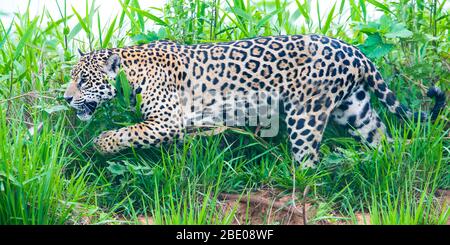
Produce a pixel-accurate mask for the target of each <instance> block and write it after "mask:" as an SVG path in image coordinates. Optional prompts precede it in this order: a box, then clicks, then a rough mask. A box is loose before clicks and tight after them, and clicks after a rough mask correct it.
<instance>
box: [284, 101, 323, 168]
mask: <svg viewBox="0 0 450 245" xmlns="http://www.w3.org/2000/svg"><path fill="white" fill-rule="evenodd" d="M285 107H287V109H288V110H286V112H287V116H286V123H287V128H288V133H289V139H290V142H291V147H292V152H293V154H294V159H295V160H296V161H297V162H298V163H301V164H302V166H303V167H314V166H315V165H316V164H317V163H318V162H319V149H320V143H321V141H322V136H323V132H324V129H325V127H326V124H327V121H328V117H329V113H330V112H329V110H328V109H326V108H324V109H320V110H314V106H313V105H312V103H311V104H308V105H305V106H298V107H295V108H291V106H289V105H288V106H285Z"/></svg>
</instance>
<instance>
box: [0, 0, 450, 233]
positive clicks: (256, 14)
mask: <svg viewBox="0 0 450 245" xmlns="http://www.w3.org/2000/svg"><path fill="white" fill-rule="evenodd" d="M118 1H119V2H120V4H121V6H122V11H121V14H120V15H118V16H117V17H115V18H113V19H110V20H103V19H101V18H102V16H100V15H99V14H98V6H97V5H96V3H95V1H86V9H85V11H83V12H77V11H76V10H75V9H74V8H71V7H70V6H68V5H67V4H66V2H65V1H55V2H54V3H53V2H52V3H48V4H57V5H58V9H59V13H58V14H50V13H48V12H47V11H45V10H43V11H42V13H41V14H40V15H38V16H32V15H30V11H29V10H27V11H24V12H20V13H16V14H15V17H14V19H13V21H12V22H11V24H6V23H5V22H0V108H1V110H0V224H104V223H113V224H117V223H141V222H142V221H143V220H146V221H149V222H150V223H156V224H211V223H214V224H216V223H225V224H227V223H240V224H246V223H270V224H286V223H295V222H296V221H295V220H296V219H295V218H292V217H293V216H296V215H299V216H302V215H303V217H302V218H301V221H302V222H303V223H304V222H307V223H311V224H322V223H337V224H339V223H364V222H366V223H369V221H370V223H371V224H445V223H447V222H448V219H449V216H450V210H449V207H448V203H447V204H445V202H443V201H442V199H443V198H442V197H441V196H442V194H443V193H444V194H445V193H448V189H449V188H450V182H449V178H450V175H449V164H448V163H449V160H450V152H449V149H450V148H449V145H450V144H449V129H448V127H446V122H445V120H443V118H447V119H448V115H449V114H448V109H446V111H445V112H444V115H443V116H442V117H441V118H440V119H438V120H437V121H436V122H434V123H431V122H427V123H411V122H399V121H398V120H397V119H395V118H393V116H392V115H391V114H389V113H386V110H385V109H384V108H383V107H382V106H379V104H378V102H377V101H376V100H374V101H373V103H374V104H375V105H376V108H377V110H378V111H379V112H380V114H381V115H382V116H383V119H384V121H385V122H386V123H387V124H388V125H389V128H390V131H391V132H392V134H393V137H394V142H393V143H391V144H387V143H385V142H384V143H383V145H382V147H381V148H380V149H379V150H375V149H371V148H368V147H366V146H364V145H360V144H359V143H357V142H356V141H354V140H353V139H352V138H350V137H348V135H346V134H344V133H342V132H341V131H342V130H341V129H340V128H338V127H335V126H334V125H330V126H329V128H328V129H327V132H326V137H325V141H324V144H323V146H322V147H321V152H322V154H323V157H322V162H321V164H320V165H319V167H318V168H317V169H309V170H302V169H299V168H296V165H295V164H293V161H292V158H291V155H290V150H289V145H288V142H287V137H286V132H284V131H282V132H281V133H280V135H279V136H278V137H276V138H274V139H260V138H258V137H257V136H255V134H254V129H253V128H247V129H229V130H227V131H226V132H225V133H222V134H219V135H215V136H207V137H191V138H187V139H185V141H184V142H178V143H175V144H171V145H166V146H163V147H161V148H153V149H150V150H145V151H134V150H130V151H128V152H124V153H122V154H120V155H116V156H114V157H109V158H104V157H102V156H100V155H98V154H96V153H95V152H94V150H93V148H92V139H93V138H94V137H95V136H96V135H98V134H99V133H100V132H101V131H103V130H105V129H111V128H115V127H120V126H122V125H124V124H129V123H132V122H134V121H136V120H138V119H137V118H136V115H135V114H134V113H133V112H132V111H130V110H129V108H128V103H129V102H127V100H126V99H124V98H125V97H119V98H118V99H116V100H114V101H113V102H111V103H110V104H109V105H106V106H105V108H103V109H101V110H99V111H97V112H96V115H95V119H94V120H92V121H90V122H88V123H85V122H80V121H79V120H77V119H76V116H75V115H74V112H73V111H71V110H70V109H69V108H67V106H66V104H65V103H64V101H63V99H62V94H63V91H64V89H65V86H66V85H67V84H68V82H69V80H70V68H71V66H72V65H73V64H74V63H75V62H76V61H77V59H78V57H77V55H76V53H77V52H76V50H77V49H78V48H80V49H82V50H84V51H89V50H94V49H101V48H108V47H121V46H125V45H132V44H140V43H146V42H150V41H153V40H157V39H172V40H176V41H178V42H181V43H187V44H192V43H200V42H216V41H227V40H236V39H242V38H246V37H254V36H261V35H263V36H264V35H278V34H301V33H320V34H326V35H329V36H332V37H337V38H340V39H343V40H344V41H346V42H348V43H351V44H354V45H356V46H358V47H359V48H360V49H361V50H362V51H363V52H364V53H365V54H366V55H368V56H369V57H370V58H371V59H373V60H374V61H375V62H376V64H377V66H378V67H379V69H380V70H381V73H382V74H383V77H384V78H385V80H386V81H387V82H388V83H389V85H390V88H391V89H392V90H394V91H395V92H396V94H397V95H398V98H399V99H400V100H401V101H402V102H404V103H406V104H408V105H411V106H412V108H413V109H414V110H428V109H429V106H430V103H431V101H430V99H428V98H426V96H425V92H426V89H427V88H428V87H429V86H431V85H432V84H436V85H438V86H439V87H441V88H442V89H443V90H445V91H448V89H449V80H450V73H449V70H450V61H449V58H450V53H449V50H450V36H449V26H450V18H449V9H448V6H449V4H448V2H447V1H445V0H439V1H438V0H395V1H394V0H336V1H323V0H321V1H319V0H295V1H282V0H273V1H265V0H253V1H250V0H208V1H199V0H190V1H180V0H168V1H167V4H166V5H165V7H164V8H162V9H159V8H150V9H142V8H141V7H140V5H139V1H138V0H118ZM324 9H326V11H324ZM368 11H369V13H368ZM370 11H377V13H378V15H377V16H380V17H379V18H378V17H377V18H371V17H370V16H373V15H371V12H370ZM69 23H76V24H74V25H70V24H69ZM103 23H106V24H103ZM150 26H151V28H149V27H150ZM155 26H156V27H155ZM256 190H258V192H256V193H254V192H255V191H256ZM224 193H234V194H235V195H231V196H232V197H234V199H237V200H234V201H233V202H231V201H230V200H229V199H227V196H226V195H225V194H224ZM228 197H230V195H229V196H228ZM447 197H448V196H447ZM444 199H445V198H444ZM258 201H259V205H260V206H258ZM261 203H262V204H261ZM264 203H265V204H264ZM263 204H264V205H265V206H264V205H263ZM261 205H263V206H264V208H261ZM255 210H258V212H256V214H255ZM303 211H306V213H307V215H306V216H305V215H304V214H302V212H303ZM280 214H285V215H280ZM144 217H145V218H144ZM361 217H363V219H361ZM294 221H295V222H294ZM302 222H300V223H302ZM297 223H299V222H297Z"/></svg>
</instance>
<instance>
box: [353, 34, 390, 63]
mask: <svg viewBox="0 0 450 245" xmlns="http://www.w3.org/2000/svg"><path fill="white" fill-rule="evenodd" d="M359 47H360V49H361V51H362V52H364V53H365V54H366V55H367V56H368V57H369V58H371V59H378V58H381V57H383V56H385V55H386V54H388V53H389V52H390V51H391V50H392V49H393V48H394V45H392V44H388V43H385V42H383V39H382V38H381V36H380V34H379V33H375V34H370V35H369V36H368V37H367V39H366V41H365V42H364V44H362V45H360V46H359Z"/></svg>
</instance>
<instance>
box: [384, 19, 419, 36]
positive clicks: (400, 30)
mask: <svg viewBox="0 0 450 245" xmlns="http://www.w3.org/2000/svg"><path fill="white" fill-rule="evenodd" d="M412 35H413V33H412V32H411V31H410V30H408V29H407V28H406V25H405V24H403V23H397V24H395V25H394V26H392V27H391V30H390V31H389V32H388V33H386V34H385V37H387V38H397V37H399V38H408V37H412Z"/></svg>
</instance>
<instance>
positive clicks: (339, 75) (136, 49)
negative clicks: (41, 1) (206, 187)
mask: <svg viewBox="0 0 450 245" xmlns="http://www.w3.org/2000/svg"><path fill="white" fill-rule="evenodd" d="M120 68H122V69H123V70H124V71H125V73H126V75H127V78H128V80H129V81H130V83H131V86H132V88H133V91H134V93H140V94H141V95H142V105H141V112H142V115H143V122H141V123H138V124H136V125H133V126H129V127H124V128H120V129H117V130H112V131H107V132H104V133H102V134H101V135H100V136H99V137H98V138H97V139H96V141H95V144H96V146H97V148H98V149H99V150H100V151H101V152H103V153H116V152H118V151H120V150H122V149H125V148H128V147H136V148H141V147H144V148H145V147H148V146H150V145H159V144H161V143H163V142H170V141H172V140H173V139H174V138H176V137H182V136H183V134H184V132H185V129H186V125H187V123H186V122H188V121H192V120H193V121H195V120H206V121H207V122H206V123H208V120H211V122H209V123H217V122H218V121H217V120H218V119H219V123H220V120H221V118H222V121H225V120H226V117H220V115H219V114H221V113H222V108H223V106H224V105H223V104H221V103H220V102H218V101H217V100H216V97H215V96H214V94H217V93H220V94H226V93H227V92H232V91H240V92H244V93H245V92H247V91H267V92H271V91H276V92H277V93H278V94H279V95H280V96H279V97H278V98H277V99H279V101H280V102H281V103H282V104H283V106H284V110H285V112H286V114H287V116H286V123H287V127H288V132H289V137H290V142H291V146H292V152H293V155H294V158H295V160H296V161H298V162H300V163H302V162H303V163H304V165H305V166H313V165H314V164H315V163H316V162H317V161H318V159H319V153H318V152H319V147H320V143H321V141H322V135H323V132H324V130H325V127H326V125H327V123H328V121H329V120H330V119H331V120H334V121H335V122H337V123H338V124H340V125H343V126H347V127H348V128H349V131H350V133H351V134H353V135H354V136H355V137H357V138H359V139H361V140H362V141H364V142H366V143H368V144H371V145H376V144H378V143H379V142H380V140H381V139H382V137H384V135H385V133H386V127H385V125H384V124H383V122H382V121H381V120H380V118H379V116H378V114H377V112H376V111H375V110H373V109H372V107H371V105H370V94H369V91H372V92H373V93H374V94H375V96H376V97H377V98H378V99H379V100H380V101H381V102H382V103H383V104H384V105H385V106H386V107H387V108H388V109H389V111H390V112H392V113H394V114H396V115H398V116H400V117H404V118H412V117H413V115H412V114H411V112H410V110H409V109H408V108H407V107H406V106H404V105H401V104H400V102H399V101H398V100H397V99H396V97H395V95H394V93H393V92H392V91H391V90H390V89H389V88H388V86H387V84H386V83H385V81H384V80H383V78H382V77H381V75H380V73H379V72H378V70H377V69H376V67H375V66H374V64H373V63H372V62H371V61H370V60H369V59H368V58H367V57H366V56H365V55H364V54H363V53H361V52H360V51H359V50H358V49H357V48H356V47H354V46H352V45H349V44H346V43H344V42H342V41H340V40H337V39H334V38H329V37H326V36H319V35H293V36H274V37H258V38H253V39H247V40H240V41H233V42H227V43H215V44H198V45H179V44H176V43H173V42H167V41H158V42H154V43H150V44H146V45H141V46H132V47H125V48H114V49H105V50H99V51H94V52H92V53H89V54H86V55H83V56H82V57H81V59H80V61H79V62H78V64H76V65H75V67H74V68H73V71H72V82H71V83H70V85H69V87H68V89H67V91H66V93H65V97H66V99H67V101H68V102H69V103H70V105H71V106H72V107H74V108H75V109H77V114H78V116H79V118H80V119H83V120H88V119H89V118H90V117H91V116H92V114H93V112H94V110H95V108H96V107H97V106H99V105H100V104H101V103H103V102H104V101H107V100H110V99H112V98H113V97H114V96H115V94H116V91H115V89H114V88H113V87H112V86H111V85H110V84H109V82H108V79H113V78H115V76H116V75H117V72H118V71H119V69H120ZM199 103H201V104H202V105H206V106H203V107H199V108H201V109H200V111H197V110H195V108H196V105H197V104H199ZM267 103H268V104H270V103H271V102H270V99H267ZM442 103H444V104H445V102H442ZM442 103H441V104H442ZM442 106H443V104H442ZM242 107H251V105H244V104H243V105H242ZM436 111H437V112H435V113H438V111H439V108H437V109H436ZM204 115H208V116H207V117H205V116H204ZM205 118H206V119H205ZM387 137H389V136H387Z"/></svg>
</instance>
